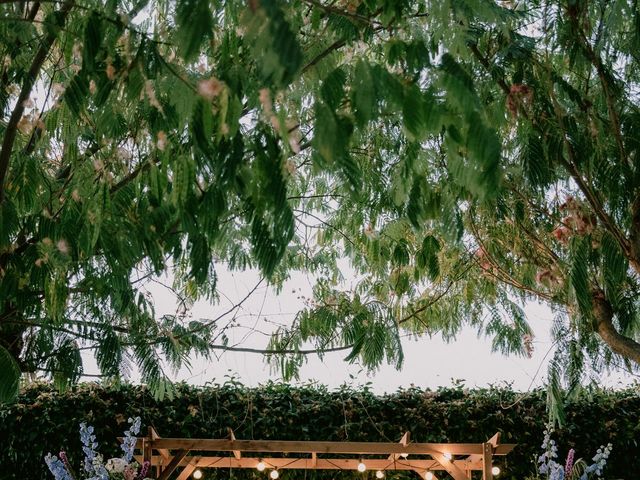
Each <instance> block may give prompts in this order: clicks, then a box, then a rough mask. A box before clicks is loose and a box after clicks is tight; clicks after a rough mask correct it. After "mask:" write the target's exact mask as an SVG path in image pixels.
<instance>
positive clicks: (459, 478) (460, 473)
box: [431, 453, 471, 480]
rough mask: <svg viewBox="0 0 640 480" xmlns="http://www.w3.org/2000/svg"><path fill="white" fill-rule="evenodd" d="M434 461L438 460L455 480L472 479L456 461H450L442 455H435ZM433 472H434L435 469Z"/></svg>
mask: <svg viewBox="0 0 640 480" xmlns="http://www.w3.org/2000/svg"><path fill="white" fill-rule="evenodd" d="M432 456H433V459H434V460H436V461H437V462H438V463H439V464H440V465H442V467H443V468H444V469H445V470H446V471H447V473H448V474H449V475H451V476H452V477H453V478H454V480H469V479H470V478H471V477H470V476H469V475H467V473H466V472H465V471H464V470H462V469H461V468H460V467H459V466H458V465H457V464H456V463H455V462H454V461H452V460H449V459H448V458H447V457H445V456H444V455H443V454H442V453H434V454H433V455H432ZM431 470H434V469H433V468H432V469H431Z"/></svg>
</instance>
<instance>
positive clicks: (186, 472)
mask: <svg viewBox="0 0 640 480" xmlns="http://www.w3.org/2000/svg"><path fill="white" fill-rule="evenodd" d="M198 460H200V457H191V459H190V461H189V463H188V464H187V465H186V466H185V467H184V468H183V469H182V471H181V472H180V475H178V478H177V479H176V480H187V479H188V478H189V476H190V475H191V474H192V473H193V471H194V470H195V469H196V467H197V464H198Z"/></svg>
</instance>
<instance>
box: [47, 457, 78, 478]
mask: <svg viewBox="0 0 640 480" xmlns="http://www.w3.org/2000/svg"><path fill="white" fill-rule="evenodd" d="M44 461H45V463H46V464H47V467H49V470H50V471H51V473H52V474H53V476H54V478H55V479H56V480H73V478H72V477H71V475H69V472H68V470H67V468H66V467H65V466H64V463H63V462H62V460H60V459H58V457H56V456H54V455H51V454H50V453H47V455H46V456H45V457H44Z"/></svg>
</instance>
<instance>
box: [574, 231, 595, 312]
mask: <svg viewBox="0 0 640 480" xmlns="http://www.w3.org/2000/svg"><path fill="white" fill-rule="evenodd" d="M571 249H572V259H571V273H570V278H571V286H572V287H573V291H574V293H575V298H576V301H577V302H578V307H579V309H580V313H581V314H582V315H583V316H584V317H585V318H590V317H591V289H590V286H589V269H588V261H589V252H590V249H591V240H590V238H588V237H574V239H573V241H572V245H571Z"/></svg>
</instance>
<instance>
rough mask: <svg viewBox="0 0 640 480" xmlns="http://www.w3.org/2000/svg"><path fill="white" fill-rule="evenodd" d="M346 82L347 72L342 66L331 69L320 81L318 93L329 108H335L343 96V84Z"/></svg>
mask: <svg viewBox="0 0 640 480" xmlns="http://www.w3.org/2000/svg"><path fill="white" fill-rule="evenodd" d="M346 82H347V74H346V73H345V71H344V68H342V67H338V68H336V69H335V70H333V71H332V72H331V73H330V74H329V75H327V78H325V79H324V81H323V82H322V87H320V94H321V95H322V99H323V100H324V101H325V102H326V104H327V105H328V106H329V108H330V109H332V110H336V109H337V108H338V107H339V106H340V103H341V102H342V99H343V98H344V86H345V84H346Z"/></svg>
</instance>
